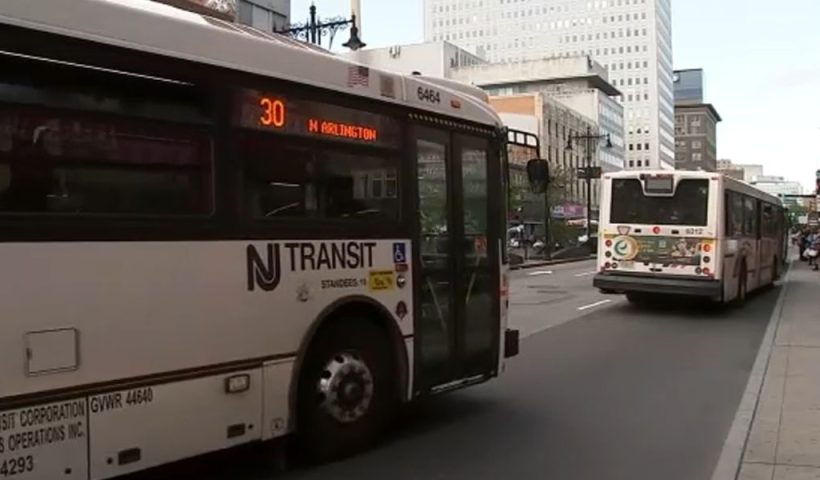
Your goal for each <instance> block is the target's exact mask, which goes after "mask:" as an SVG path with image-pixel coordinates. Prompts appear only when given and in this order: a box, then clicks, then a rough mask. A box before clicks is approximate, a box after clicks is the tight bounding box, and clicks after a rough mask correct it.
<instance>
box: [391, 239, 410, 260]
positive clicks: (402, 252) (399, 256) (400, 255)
mask: <svg viewBox="0 0 820 480" xmlns="http://www.w3.org/2000/svg"><path fill="white" fill-rule="evenodd" d="M406 248H407V247H406V246H405V245H404V244H403V243H394V244H393V263H407V250H406Z"/></svg>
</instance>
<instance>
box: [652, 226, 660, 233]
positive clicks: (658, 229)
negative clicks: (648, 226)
mask: <svg viewBox="0 0 820 480" xmlns="http://www.w3.org/2000/svg"><path fill="white" fill-rule="evenodd" d="M652 233H654V234H655V235H657V234H659V233H661V227H653V228H652Z"/></svg>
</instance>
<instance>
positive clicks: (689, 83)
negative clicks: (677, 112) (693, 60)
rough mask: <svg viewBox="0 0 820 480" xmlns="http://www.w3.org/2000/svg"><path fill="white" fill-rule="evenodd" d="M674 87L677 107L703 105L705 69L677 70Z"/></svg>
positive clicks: (673, 80) (673, 81) (673, 78)
mask: <svg viewBox="0 0 820 480" xmlns="http://www.w3.org/2000/svg"><path fill="white" fill-rule="evenodd" d="M672 85H673V93H674V96H675V104H676V105H678V104H686V103H703V69H701V68H690V69H687V70H675V71H674V73H673V74H672Z"/></svg>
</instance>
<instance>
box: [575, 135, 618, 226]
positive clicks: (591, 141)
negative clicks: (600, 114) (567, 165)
mask: <svg viewBox="0 0 820 480" xmlns="http://www.w3.org/2000/svg"><path fill="white" fill-rule="evenodd" d="M603 139H606V148H612V139H611V138H610V136H609V134H608V133H607V134H605V135H604V134H593V133H592V129H591V128H590V127H587V133H586V134H585V135H577V134H576V135H570V136H569V137H567V147H566V149H567V150H572V142H573V141H575V143H578V142H580V141H582V140H583V141H584V142H585V150H586V167H585V168H584V169H583V170H582V171H581V172H580V173H581V174H582V177H583V179H584V180H586V184H587V188H586V190H587V215H586V217H587V221H586V224H587V228H586V235H587V241H589V239H590V238H592V179H593V178H600V176H601V167H593V166H592V152H593V151H594V150H595V146H596V145H597V144H598V143H599V142H600V141H601V140H603Z"/></svg>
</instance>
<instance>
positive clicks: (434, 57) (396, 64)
mask: <svg viewBox="0 0 820 480" xmlns="http://www.w3.org/2000/svg"><path fill="white" fill-rule="evenodd" d="M343 55H344V56H345V57H347V58H349V59H351V60H353V61H356V62H359V63H363V64H365V65H370V66H372V67H376V68H381V69H384V70H388V71H391V72H396V73H400V74H403V75H410V74H412V73H413V72H418V73H420V74H422V75H425V76H428V77H441V78H452V76H453V71H455V70H456V69H457V68H460V67H469V66H473V65H481V64H484V63H487V62H486V60H484V59H483V58H481V57H479V56H478V55H474V54H472V53H470V52H468V51H467V50H464V49H463V48H459V47H458V46H456V45H454V44H452V43H450V42H446V41H438V42H424V43H416V44H412V45H396V46H392V47H386V48H367V49H363V50H356V51H353V52H346V53H344V54H343Z"/></svg>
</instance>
